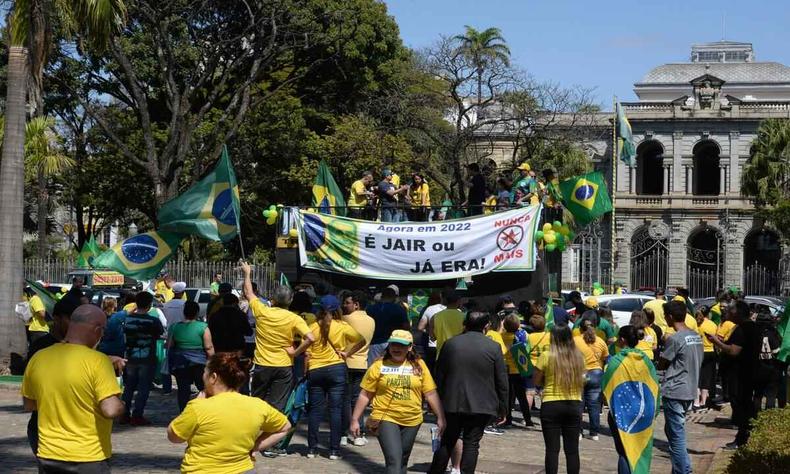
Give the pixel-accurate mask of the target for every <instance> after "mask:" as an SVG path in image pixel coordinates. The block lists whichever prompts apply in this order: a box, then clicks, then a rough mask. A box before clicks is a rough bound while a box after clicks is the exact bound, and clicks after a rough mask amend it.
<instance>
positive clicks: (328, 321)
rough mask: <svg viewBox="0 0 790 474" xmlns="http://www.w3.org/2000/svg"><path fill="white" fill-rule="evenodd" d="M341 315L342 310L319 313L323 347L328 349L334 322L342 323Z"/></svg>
mask: <svg viewBox="0 0 790 474" xmlns="http://www.w3.org/2000/svg"><path fill="white" fill-rule="evenodd" d="M340 319H341V313H340V309H337V310H335V311H326V310H325V309H321V310H320V311H319V312H318V317H317V321H318V327H319V336H318V337H319V339H320V340H321V346H322V347H326V343H327V341H329V329H330V328H331V327H332V321H333V320H337V321H340Z"/></svg>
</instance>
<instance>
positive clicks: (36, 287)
mask: <svg viewBox="0 0 790 474" xmlns="http://www.w3.org/2000/svg"><path fill="white" fill-rule="evenodd" d="M25 281H26V282H27V284H28V285H30V289H32V290H33V292H34V293H35V294H36V295H37V296H38V297H39V298H41V303H43V304H44V309H45V310H46V311H47V314H49V315H52V314H53V313H54V311H55V303H56V302H57V299H56V298H55V295H53V294H52V293H50V292H49V291H47V289H46V288H44V287H43V286H41V285H40V284H38V283H36V282H34V281H30V280H25Z"/></svg>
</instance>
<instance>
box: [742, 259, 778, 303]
mask: <svg viewBox="0 0 790 474" xmlns="http://www.w3.org/2000/svg"><path fill="white" fill-rule="evenodd" d="M780 284H781V282H780V281H779V272H778V271H773V270H771V269H769V268H767V267H764V266H763V265H760V264H759V263H758V262H754V263H753V264H751V265H748V266H747V267H746V268H745V269H744V272H743V291H744V293H745V294H747V295H765V296H779V295H780V294H781V291H780V290H781V288H780Z"/></svg>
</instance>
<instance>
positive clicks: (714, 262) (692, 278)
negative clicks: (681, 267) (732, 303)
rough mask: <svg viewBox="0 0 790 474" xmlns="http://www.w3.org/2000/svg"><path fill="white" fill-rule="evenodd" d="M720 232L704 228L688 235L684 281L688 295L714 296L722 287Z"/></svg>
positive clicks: (722, 270)
mask: <svg viewBox="0 0 790 474" xmlns="http://www.w3.org/2000/svg"><path fill="white" fill-rule="evenodd" d="M722 242H723V239H722V238H721V234H720V233H719V232H718V231H716V230H713V229H711V228H705V229H703V230H702V231H700V232H697V233H696V234H693V235H692V236H691V237H689V240H688V244H687V246H686V282H687V286H688V290H689V296H691V297H692V298H707V297H710V296H716V293H717V292H718V291H719V289H721V288H723V287H724V249H723V248H722Z"/></svg>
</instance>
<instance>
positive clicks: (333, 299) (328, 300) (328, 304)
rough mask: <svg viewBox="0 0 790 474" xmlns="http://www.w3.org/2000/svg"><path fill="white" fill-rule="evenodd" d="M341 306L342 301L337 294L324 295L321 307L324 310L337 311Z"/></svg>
mask: <svg viewBox="0 0 790 474" xmlns="http://www.w3.org/2000/svg"><path fill="white" fill-rule="evenodd" d="M338 308H340V301H339V300H338V299H337V296H335V295H324V296H322V297H321V309H323V310H324V311H337V309H338Z"/></svg>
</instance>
